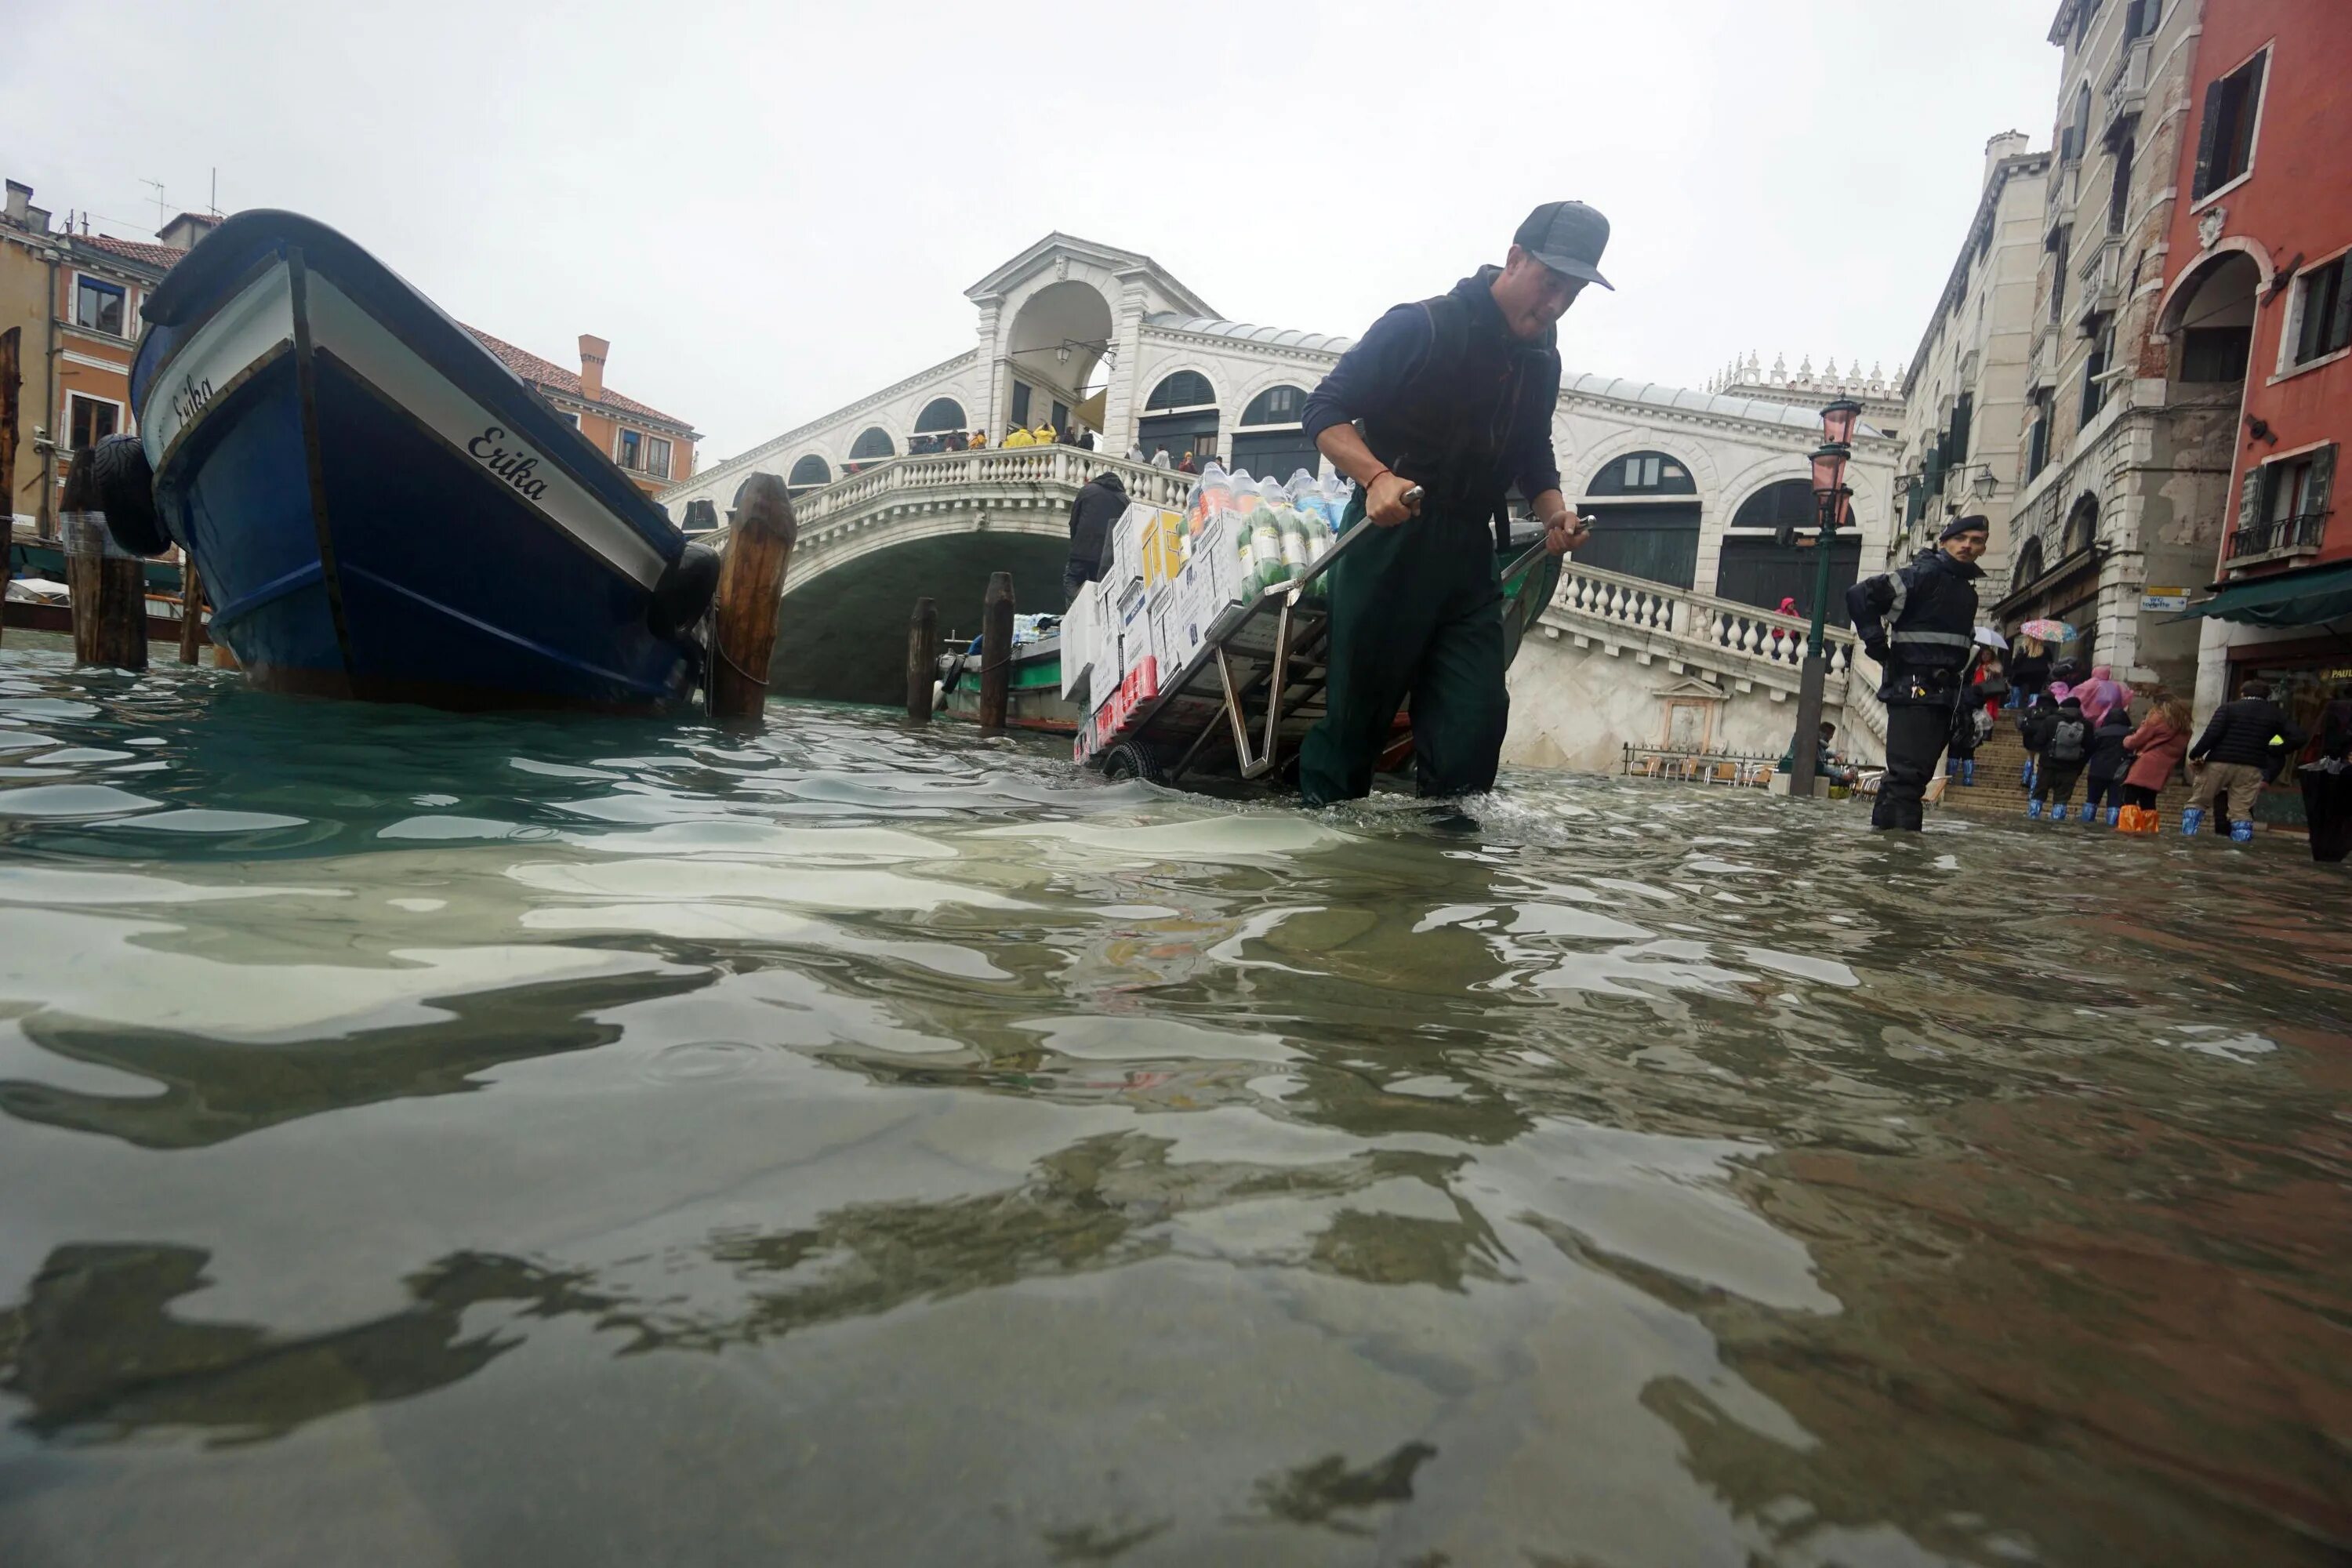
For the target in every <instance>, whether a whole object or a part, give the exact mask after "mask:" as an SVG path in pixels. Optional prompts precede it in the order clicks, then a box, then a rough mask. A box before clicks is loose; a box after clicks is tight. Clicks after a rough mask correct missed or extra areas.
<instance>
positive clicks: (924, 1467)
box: [0, 634, 2352, 1568]
mask: <svg viewBox="0 0 2352 1568" xmlns="http://www.w3.org/2000/svg"><path fill="white" fill-rule="evenodd" d="M11 643H12V647H11V649H10V651H9V652H7V653H6V654H5V656H0V764H5V765H0V773H5V777H0V1005H5V1016H6V1022H5V1026H0V1193H5V1206H0V1562H5V1563H7V1564H9V1565H10V1568H29V1565H33V1564H47V1563H158V1562H167V1561H168V1562H170V1563H175V1564H237V1565H247V1564H256V1563H303V1564H340V1563H404V1564H406V1563H425V1564H437V1563H468V1564H471V1563H499V1564H535V1563H551V1564H553V1563H562V1564H583V1563H596V1564H602V1563H616V1564H617V1563H628V1564H641V1563H747V1564H748V1563H760V1564H768V1563H959V1564H961V1563H1110V1562H1116V1563H1122V1564H1147V1563H1412V1564H1423V1565H1432V1564H1439V1563H1448V1564H1457V1565H1467V1564H1486V1563H1512V1564H1579V1565H1585V1568H1592V1565H1601V1564H1609V1565H1633V1564H1651V1563H1657V1564H1694V1563H1727V1564H1738V1563H1902V1564H1910V1563H2000V1564H2013V1563H2101V1564H2105V1563H2234V1564H2244V1563H2305V1562H2310V1563H2317V1562H2327V1561H2339V1560H2341V1555H2342V1553H2344V1552H2346V1551H2347V1547H2352V1354H2348V1353H2347V1352H2352V1247H2347V1241H2352V1187H2347V1181H2352V1115H2347V1112H2352V1094H2347V1089H2352V1054H2347V1040H2346V1034H2345V1019H2346V1017H2347V1012H2352V1005H2348V1004H2352V995H2347V991H2352V937H2347V930H2352V886H2347V879H2346V878H2345V877H2344V876H2343V875H2342V874H2341V873H2340V871H2339V870H2336V869H2333V868H2315V867H2313V866H2312V865H2310V864H2309V863H2308V862H2307V861H2305V860H2304V859H2303V858H2301V855H2302V852H2301V849H2300V847H2299V846H2296V845H2293V844H2289V843H2257V844H2255V845H2253V846H2251V847H2232V846H2230V845H2228V844H2226V843H2217V842H2214V841H2211V840H2200V841H2197V842H2195V843H2189V844H2184V843H2183V842H2181V841H2180V840H2179V839H2177V838H2166V839H2163V840H2160V841H2149V840H2146V839H2140V840H2124V839H2118V838H2116V837H2112V836H2109V835H2105V834H2103V833H2096V832H2085V831H2084V830H2083V829H2081V828H2078V827H2073V826H2068V827H2057V826H2029V825H2026V824H2024V823H2022V822H2019V823H2016V824H2014V825H2011V824H2007V823H2002V822H1999V821H1984V820H1976V819H1964V820H1960V821H1957V822H1954V821H1946V822H1941V823H1938V824H1937V826H1936V829H1935V830H1934V831H1931V832H1930V833H1928V834H1927V835H1926V836H1924V837H1920V838H1917V839H1912V840H1907V841H1900V842H1890V841H1888V840H1886V839H1884V838H1877V837H1872V836H1871V835H1869V834H1868V833H1867V832H1866V831H1865V830H1864V818H1863V816H1862V814H1861V813H1860V812H1858V811H1855V810H1849V809H1837V808H1829V807H1810V806H1792V805H1788V804H1786V803H1780V802H1775V801H1770V800H1768V799H1765V798H1762V797H1761V796H1759V795H1755V794H1753V793H1750V792H1741V793H1738V794H1734V793H1732V792H1730V791H1707V790H1701V789H1696V788H1681V789H1674V788H1661V787H1657V786H1637V785H1630V784H1623V783H1621V782H1618V781H1613V780H1606V779H1594V778H1580V777H1561V776H1555V775H1543V774H1532V773H1525V774H1518V775H1516V776H1513V777H1510V778H1509V779H1508V780H1507V783H1506V785H1505V787H1504V788H1503V789H1502V790H1501V791H1500V792H1499V793H1498V795H1496V796H1495V797H1493V798H1492V799H1491V800H1489V801H1487V802H1485V803H1483V804H1481V805H1479V806H1478V807H1477V809H1476V812H1475V815H1476V817H1477V819H1478V820H1477V821H1476V822H1475V824H1465V823H1461V822H1452V823H1449V822H1445V821H1443V820H1438V819H1434V818H1433V817H1431V816H1428V815H1426V814H1424V813H1423V811H1421V810H1419V809H1418V808H1416V807H1414V806H1413V805H1412V803H1410V802H1404V801H1391V802H1384V803H1380V804H1377V805H1371V806H1368V807H1366V808H1363V809H1360V810H1358V811H1355V812H1352V813H1342V814H1337V815H1332V816H1307V815H1304V814H1301V813H1298V812H1296V811H1292V810H1287V809H1281V808H1277V807H1272V806H1248V805H1230V804H1220V803H1215V802H1210V801H1203V800H1201V799H1197V798H1192V797H1187V796H1181V795H1170V794H1164V793H1159V792H1154V791H1151V790H1150V789H1148V788H1146V787H1144V786H1141V785H1116V786H1113V785H1106V784H1101V783H1100V782H1098V781H1096V780H1092V779H1090V778H1087V777H1085V776H1082V775H1080V774H1078V773H1075V772H1074V771H1073V770H1072V769H1071V768H1070V767H1069V766H1068V765H1067V763H1066V762H1065V761H1062V760H1060V759H1059V758H1058V756H1057V753H1056V750H1055V748H1053V747H1051V746H1045V745H1039V744H1035V743H1032V742H995V743H988V744H983V743H981V742H977V741H976V740H975V739H974V738H973V737H972V736H971V734H970V732H969V731H946V730H942V731H935V732H931V733H923V734H908V733H907V732H905V731H902V730H900V729H899V728H898V727H897V726H896V725H895V724H894V723H893V722H892V721H890V720H889V719H888V718H887V717H886V716H880V715H875V714H870V713H865V712H859V711H851V710H831V709H820V708H798V707H788V708H785V709H783V710H781V711H778V712H775V713H773V714H772V719H771V723H770V725H769V727H768V728H767V730H766V731H764V732H763V733H761V734H759V735H757V736H748V737H747V736H742V735H735V734H729V733H726V732H723V731H717V730H714V729H711V728H709V727H707V726H703V725H700V724H698V723H685V724H676V725H670V724H655V723H634V722H631V723H624V722H617V721H585V722H583V721H551V720H545V719H537V718H511V717H501V718H479V719H476V718H453V717H447V716H441V715H434V714H428V713H424V712H420V711H415V710H394V709H364V708H359V707H351V706H339V705H331V704H322V703H316V702H303V701H293V700H281V699H276V698H269V697H265V696H261V695H257V694H255V693H253V692H250V691H247V690H246V689H243V688H242V687H241V686H240V685H239V684H238V683H237V682H236V678H234V677H228V676H221V675H218V674H215V673H211V672H203V673H197V672H191V671H183V670H179V669H176V668H165V669H159V670H157V671H155V672H154V673H152V675H150V676H148V677H146V678H143V679H138V680H135V681H134V680H132V679H128V678H125V677H121V676H117V675H112V674H105V673H89V674H82V673H77V672H75V671H73V670H70V669H68V668H64V667H63V664H62V661H61V660H60V658H58V656H57V655H55V654H52V653H28V652H24V651H20V650H18V649H17V648H16V647H15V646H14V644H15V643H16V635H15V634H12V635H11Z"/></svg>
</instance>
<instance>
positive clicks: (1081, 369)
mask: <svg viewBox="0 0 2352 1568" xmlns="http://www.w3.org/2000/svg"><path fill="white" fill-rule="evenodd" d="M1110 334H1111V314H1110V301H1108V300H1105V299H1104V298H1103V297H1102V294H1101V292H1100V291H1099V290H1098V289H1096V288H1095V286H1094V285H1093V284H1091V283H1081V282H1079V281H1078V280H1076V279H1063V280H1062V281H1061V282H1059V283H1049V284H1047V285H1046V286H1045V288H1043V289H1039V290H1037V292H1035V293H1034V294H1032V295H1031V296H1029V298H1028V299H1027V300H1024V301H1023V302H1022V305H1021V309H1020V310H1018V311H1017V312H1015V313H1014V315H1013V328H1012V331H1011V332H1010V333H1009V334H1008V335H1007V337H1006V339H1005V345H1004V356H1005V367H1004V373H1003V374H1004V378H1005V379H1004V384H1003V389H1002V391H1001V393H1000V402H999V403H998V405H997V406H998V407H999V408H1001V409H1002V410H1003V415H1002V416H1001V417H1000V418H999V419H998V421H997V424H998V428H997V429H995V430H992V431H991V432H990V433H989V435H990V438H991V439H992V440H998V439H1002V438H1003V436H1004V435H1005V434H1006V432H1007V431H1009V430H1011V429H1012V427H1013V426H1015V425H1018V426H1022V427H1023V428H1024V429H1034V428H1035V427H1036V426H1037V425H1038V424H1039V423H1041V422H1043V423H1045V424H1050V425H1052V426H1054V428H1055V429H1056V430H1061V429H1065V428H1068V427H1071V426H1075V425H1079V424H1085V425H1089V426H1093V427H1094V428H1097V429H1099V428H1100V427H1101V426H1100V416H1099V414H1095V415H1094V416H1092V417H1090V418H1087V419H1080V418H1079V417H1078V415H1079V414H1080V412H1081V411H1082V408H1083V406H1084V405H1087V403H1088V400H1089V398H1090V397H1091V396H1092V395H1093V391H1092V389H1093V387H1094V385H1095V384H1096V383H1097V381H1099V380H1100V379H1101V377H1100V375H1099V374H1098V372H1100V371H1101V370H1102V368H1103V365H1104V363H1105V360H1106V358H1107V356H1108V354H1109V353H1110Z"/></svg>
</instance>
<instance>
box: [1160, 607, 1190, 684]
mask: <svg viewBox="0 0 2352 1568" xmlns="http://www.w3.org/2000/svg"><path fill="white" fill-rule="evenodd" d="M1176 595H1177V584H1175V583H1170V584H1168V585H1167V586H1165V587H1163V588H1160V589H1159V590H1158V591H1156V592H1155V593H1154V594H1153V595H1151V600H1150V616H1151V646H1152V649H1153V651H1154V652H1155V653H1156V654H1157V655H1158V656H1159V660H1160V671H1161V673H1163V674H1164V675H1166V676H1167V677H1168V679H1171V680H1172V679H1175V678H1176V677H1177V676H1178V675H1179V674H1181V672H1182V671H1183V668H1184V666H1185V665H1186V664H1187V663H1188V662H1190V660H1191V658H1192V643H1191V642H1190V641H1189V640H1188V639H1187V637H1186V636H1185V629H1186V628H1185V624H1184V620H1183V616H1182V614H1181V611H1180V610H1179V609H1178V607H1177V604H1176Z"/></svg>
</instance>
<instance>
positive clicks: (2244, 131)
mask: <svg viewBox="0 0 2352 1568" xmlns="http://www.w3.org/2000/svg"><path fill="white" fill-rule="evenodd" d="M2268 58H2269V54H2268V51H2265V52H2263V54H2258V55H2256V56H2255V57H2254V58H2252V59H2250V60H2248V61H2247V62H2246V63H2245V64H2244V65H2242V66H2240V67H2239V68H2237V69H2236V70H2233V71H2231V73H2230V74H2229V75H2228V76H2225V77H2222V78H2221V79H2219V80H2216V81H2210V82H2207V83H2206V84H2205V111H2204V119H2203V121H2202V122H2201V123H2200V125H2199V127H2198V131H2197V181H2196V184H2194V185H2193V186H2192V187H2191V188H2190V195H2192V196H2193V197H2195V198H2198V199H2200V200H2201V199H2202V198H2204V197H2206V196H2210V195H2212V194H2213V193H2214V192H2215V191H2218V190H2220V189H2221V187H2222V186H2223V185H2226V184H2229V183H2230V182H2231V181H2232V180H2234V179H2236V178H2238V177H2239V176H2240V175H2241V174H2244V173H2245V172H2246V171H2247V170H2248V169H2250V168H2252V167H2253V163H2254V120H2255V117H2256V115H2257V113H2258V112H2259V111H2260V110H2261V108H2262V100H2263V61H2264V60H2266V59H2268Z"/></svg>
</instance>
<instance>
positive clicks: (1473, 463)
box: [1298, 202, 1609, 805]
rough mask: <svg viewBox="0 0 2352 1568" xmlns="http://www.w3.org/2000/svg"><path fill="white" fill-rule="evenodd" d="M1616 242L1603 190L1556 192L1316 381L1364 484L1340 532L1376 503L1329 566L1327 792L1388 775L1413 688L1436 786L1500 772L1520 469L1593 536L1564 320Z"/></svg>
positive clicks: (1532, 503)
mask: <svg viewBox="0 0 2352 1568" xmlns="http://www.w3.org/2000/svg"><path fill="white" fill-rule="evenodd" d="M1608 242H1609V220H1608V219H1607V218H1605V217H1603V216H1601V214H1599V213H1598V212H1595V211H1594V210H1593V209H1592V208H1591V207H1589V206H1586V205H1584V204H1583V203H1581V202H1547V203H1545V204H1544V205H1542V206H1539V207H1538V208H1536V210H1535V211H1534V212H1532V213H1530V214H1528V218H1527V221H1526V222H1524V223H1522V224H1520V225H1519V227H1518V231H1517V233H1516V234H1515V235H1514V236H1513V237H1512V243H1511V247H1510V250H1509V252H1508V254H1507V256H1506V257H1505V258H1504V264H1503V265H1502V266H1500V267H1482V268H1479V269H1478V270H1477V271H1475V272H1474V273H1472V274H1471V275H1470V276H1469V277H1467V278H1465V279H1462V281H1460V282H1459V283H1457V284H1455V285H1454V288H1453V289H1450V290H1449V291H1447V292H1446V293H1444V294H1440V295H1437V296H1435V297H1434V298H1433V299H1428V300H1421V301H1419V302H1417V303H1414V304H1410V305H1399V306H1397V307H1395V308H1394V309H1393V310H1390V311H1389V312H1388V313H1387V314H1386V315H1383V316H1382V317H1381V319H1380V320H1379V321H1374V322H1373V323H1372V325H1371V327H1370V330H1368V331H1366V332H1365V333H1364V335H1363V336H1362V337H1361V338H1360V339H1358V340H1357V342H1356V345H1355V347H1353V348H1351V349H1349V351H1348V352H1347V353H1345V354H1343V355H1342V356H1340V359H1339V363H1338V364H1337V365H1335V366H1333V367H1332V370H1331V374H1328V375H1327V376H1325V377H1324V378H1323V381H1322V384H1320V385H1318V386H1317V387H1316V388H1315V390H1314V392H1313V393H1311V394H1310V395H1308V397H1307V406H1306V410H1305V414H1304V424H1305V427H1306V432H1307V436H1308V437H1310V438H1311V439H1312V440H1313V441H1314V442H1315V445H1316V447H1317V449H1318V450H1319V451H1320V452H1321V453H1322V454H1323V455H1324V456H1325V457H1327V458H1330V459H1331V462H1332V465H1333V466H1334V467H1335V468H1338V469H1339V472H1340V473H1342V474H1344V475H1346V476H1347V477H1348V478H1349V479H1352V480H1354V481H1355V484H1356V493H1355V496H1354V498H1353V499H1352V500H1349V503H1348V510H1347V512H1346V514H1345V515H1344V516H1343V517H1342V518H1341V519H1340V525H1339V526H1340V531H1341V533H1343V534H1344V533H1346V531H1348V530H1349V529H1351V528H1353V527H1354V526H1355V525H1356V524H1357V523H1358V522H1359V521H1362V520H1363V519H1366V518H1369V519H1370V520H1371V522H1372V527H1371V529H1370V531H1368V532H1367V533H1366V534H1365V535H1364V536H1363V537H1362V538H1360V539H1359V540H1358V541H1357V542H1355V543H1354V544H1353V545H1351V546H1350V547H1349V549H1348V550H1347V551H1346V552H1343V553H1342V554H1341V555H1340V556H1339V558H1338V559H1337V560H1336V561H1335V562H1334V563H1332V566H1331V569H1330V571H1329V573H1328V578H1327V580H1328V584H1329V588H1328V600H1329V604H1330V628H1331V630H1330V647H1329V653H1328V668H1329V684H1328V686H1327V687H1326V689H1325V693H1324V700H1325V710H1324V715H1323V718H1322V719H1321V720H1320V721H1318V723H1317V724H1316V726H1315V728H1314V729H1313V730H1312V731H1309V732H1308V734H1307V739H1306V742H1305V743H1304V744H1303V745H1302V746H1301V748H1300V752H1299V770H1298V784H1299V792H1300V794H1301V795H1303V796H1304V797H1305V798H1306V800H1307V802H1308V803H1309V804H1310V805H1325V804H1328V803H1329V802H1332V801H1339V800H1352V799H1355V798H1357V797H1359V796H1360V795H1366V794H1368V793H1369V792H1370V789H1371V786H1372V766H1373V763H1375V762H1376V761H1377V760H1378V759H1379V757H1380V754H1381V750H1382V749H1383V748H1384V747H1385V746H1386V744H1387V742H1388V738H1389V732H1390V731H1391V728H1392V726H1393V725H1394V722H1395V720H1396V716H1397V710H1398V708H1399V707H1400V706H1401V705H1402V703H1403V702H1404V701H1405V700H1406V698H1407V697H1410V698H1411V699H1412V735H1413V773H1414V778H1415V784H1416V787H1417V788H1418V789H1419V790H1420V792H1421V793H1422V794H1423V795H1465V794H1470V793H1474V792H1476V791H1481V790H1487V789H1491V788H1493V787H1494V784H1495V770H1496V764H1497V763H1498V762H1499V761H1500V759H1501V756H1502V750H1503V729H1504V724H1505V721H1506V720H1507V718H1508V716H1509V712H1510V700H1509V698H1508V697H1507V695H1506V693H1505V690H1504V686H1503V668H1504V662H1505V653H1504V645H1503V618H1502V584H1501V581H1500V577H1499V574H1498V572H1497V564H1498V563H1497V562H1496V555H1495V543H1494V541H1495V534H1494V532H1493V528H1494V524H1495V521H1496V518H1497V517H1498V516H1501V515H1503V514H1504V512H1505V510H1506V497H1507V495H1508V494H1509V492H1510V490H1511V489H1512V487H1513V486H1514V485H1516V486H1517V488H1518V492H1519V494H1521V495H1522V496H1525V497H1527V498H1528V505H1529V507H1530V508H1531V510H1533V511H1534V513H1535V516H1536V519H1537V521H1539V522H1541V523H1542V524H1543V526H1544V529H1545V531H1546V541H1545V542H1546V544H1547V545H1548V546H1549V549H1550V550H1551V551H1552V552H1553V553H1554V554H1559V553H1562V552H1566V551H1569V550H1572V549H1574V548H1575V547H1576V546H1577V545H1579V544H1580V543H1582V542H1584V539H1585V531H1584V528H1583V526H1582V524H1581V523H1580V522H1579V521H1578V520H1577V518H1576V516H1575V514H1574V513H1573V512H1571V511H1570V510H1569V506H1568V502H1567V501H1566V500H1564V499H1562V497H1561V495H1560V489H1559V460H1558V459H1557V458H1555V457H1554V456H1553V454H1552V443H1551V429H1552V416H1553V415H1554V413H1555V411H1556V410H1557V408H1558V405H1559V346H1558V336H1557V334H1556V332H1555V331H1554V323H1555V322H1557V321H1559V317H1560V315H1561V313H1562V312H1563V311H1565V310H1567V309H1568V308H1569V306H1570V305H1571V304H1573V303H1574V302H1575V301H1576V298H1577V296H1578V295H1579V294H1580V293H1581V292H1582V291H1583V289H1584V287H1585V286H1586V285H1587V284H1589V283H1598V284H1600V285H1601V287H1602V288H1604V289H1606V288H1608V287H1609V283H1608V280H1607V279H1603V278H1602V277H1601V272H1600V268H1599V266H1598V263H1599V262H1600V259H1601V250H1602V248H1603V247H1605V246H1607V244H1608Z"/></svg>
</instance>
